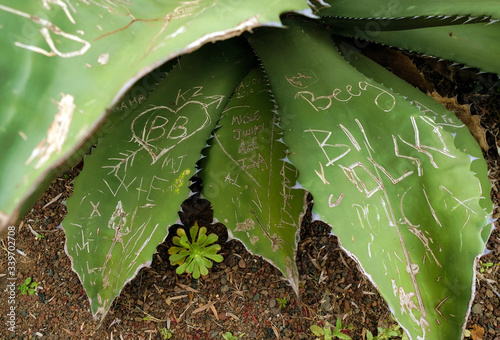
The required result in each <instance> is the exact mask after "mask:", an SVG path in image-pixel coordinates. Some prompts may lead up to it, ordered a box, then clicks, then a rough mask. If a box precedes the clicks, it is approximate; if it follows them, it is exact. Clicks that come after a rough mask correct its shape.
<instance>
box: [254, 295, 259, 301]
mask: <svg viewBox="0 0 500 340" xmlns="http://www.w3.org/2000/svg"><path fill="white" fill-rule="evenodd" d="M259 299H260V293H257V294H255V295H254V296H253V300H254V301H258V300H259Z"/></svg>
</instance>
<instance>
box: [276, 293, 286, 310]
mask: <svg viewBox="0 0 500 340" xmlns="http://www.w3.org/2000/svg"><path fill="white" fill-rule="evenodd" d="M276 301H278V304H279V305H280V308H285V307H286V305H287V303H288V300H287V299H286V296H285V297H284V298H283V299H280V298H276Z"/></svg>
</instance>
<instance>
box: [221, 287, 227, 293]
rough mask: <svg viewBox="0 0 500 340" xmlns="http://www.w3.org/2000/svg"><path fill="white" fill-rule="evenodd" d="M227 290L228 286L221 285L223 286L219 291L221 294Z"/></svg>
mask: <svg viewBox="0 0 500 340" xmlns="http://www.w3.org/2000/svg"><path fill="white" fill-rule="evenodd" d="M228 290H229V286H228V285H223V286H221V287H220V291H221V292H223V293H225V292H227V291H228Z"/></svg>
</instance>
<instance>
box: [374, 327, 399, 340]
mask: <svg viewBox="0 0 500 340" xmlns="http://www.w3.org/2000/svg"><path fill="white" fill-rule="evenodd" d="M377 330H378V335H377V336H373V334H372V332H370V331H368V330H367V331H366V339H367V340H386V339H390V338H392V337H393V336H396V337H398V338H401V339H402V340H408V336H407V335H406V333H405V332H404V331H403V330H402V329H401V326H399V325H394V326H392V327H388V328H382V327H377Z"/></svg>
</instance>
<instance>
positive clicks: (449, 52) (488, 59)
mask: <svg viewBox="0 0 500 340" xmlns="http://www.w3.org/2000/svg"><path fill="white" fill-rule="evenodd" d="M335 33H336V34H340V35H346V36H353V37H356V38H361V39H368V40H370V41H375V42H378V43H382V44H385V45H390V46H396V47H399V48H402V49H406V50H411V51H416V52H421V53H425V54H428V55H431V56H436V57H440V58H443V59H449V60H453V61H455V62H458V63H462V64H464V65H467V66H471V67H476V68H479V69H481V70H483V71H486V72H494V73H497V74H500V63H499V62H498V55H500V44H499V43H498V41H499V39H500V22H498V23H493V24H490V25H486V24H484V23H480V24H468V25H458V26H443V27H430V28H421V29H412V30H402V31H381V32H363V31H360V30H356V29H354V30H351V29H336V30H335Z"/></svg>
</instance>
